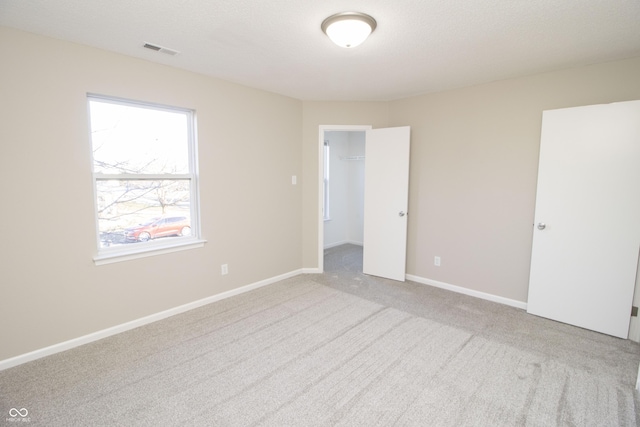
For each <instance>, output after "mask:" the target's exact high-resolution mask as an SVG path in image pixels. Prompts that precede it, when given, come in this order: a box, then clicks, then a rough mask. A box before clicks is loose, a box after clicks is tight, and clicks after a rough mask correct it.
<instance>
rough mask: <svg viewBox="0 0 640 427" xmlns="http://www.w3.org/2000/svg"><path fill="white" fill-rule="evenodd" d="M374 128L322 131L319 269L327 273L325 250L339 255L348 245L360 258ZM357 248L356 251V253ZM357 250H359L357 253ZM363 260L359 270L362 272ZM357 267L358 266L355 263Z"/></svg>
mask: <svg viewBox="0 0 640 427" xmlns="http://www.w3.org/2000/svg"><path fill="white" fill-rule="evenodd" d="M368 129H371V126H356V125H353V126H350V125H338V126H331V125H326V126H325V125H323V126H320V131H319V144H318V148H319V152H318V154H319V156H318V158H319V167H318V170H319V177H318V182H319V191H318V193H319V207H320V209H319V213H318V269H319V271H320V272H324V268H325V259H324V254H325V250H327V251H330V252H331V253H332V255H337V252H336V251H338V250H339V249H338V248H339V247H340V246H342V245H348V246H350V247H351V251H349V252H350V253H351V254H355V255H351V256H357V254H358V252H359V253H360V254H361V253H362V250H361V247H362V244H363V230H364V169H365V139H366V131H367V130H368ZM354 246H355V249H356V250H355V251H354V250H353V249H354ZM358 246H359V247H360V249H359V250H358ZM361 263H362V261H361V260H360V262H359V264H360V269H361ZM356 265H358V263H356Z"/></svg>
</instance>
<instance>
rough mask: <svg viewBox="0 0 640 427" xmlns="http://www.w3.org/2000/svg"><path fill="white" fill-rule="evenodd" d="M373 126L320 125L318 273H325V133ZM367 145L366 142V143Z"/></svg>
mask: <svg viewBox="0 0 640 427" xmlns="http://www.w3.org/2000/svg"><path fill="white" fill-rule="evenodd" d="M372 128H373V126H371V125H320V126H319V127H318V272H319V273H324V217H323V215H322V207H323V205H324V201H323V188H322V182H323V180H324V176H323V170H324V156H323V150H324V133H325V132H327V131H343V132H366V131H367V130H370V129H372ZM365 145H366V142H365Z"/></svg>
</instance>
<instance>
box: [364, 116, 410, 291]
mask: <svg viewBox="0 0 640 427" xmlns="http://www.w3.org/2000/svg"><path fill="white" fill-rule="evenodd" d="M410 133H411V128H410V127H409V126H404V127H397V128H384V129H373V130H367V136H366V138H367V139H366V144H365V182H364V238H363V241H364V250H363V260H362V264H363V265H362V267H363V268H362V270H363V273H365V274H370V275H373V276H379V277H385V278H388V279H393V280H399V281H403V282H404V280H405V270H406V255H407V215H408V199H409V147H410V145H409V140H410Z"/></svg>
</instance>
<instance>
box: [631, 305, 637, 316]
mask: <svg viewBox="0 0 640 427" xmlns="http://www.w3.org/2000/svg"><path fill="white" fill-rule="evenodd" d="M631 317H638V307H636V306H632V307H631Z"/></svg>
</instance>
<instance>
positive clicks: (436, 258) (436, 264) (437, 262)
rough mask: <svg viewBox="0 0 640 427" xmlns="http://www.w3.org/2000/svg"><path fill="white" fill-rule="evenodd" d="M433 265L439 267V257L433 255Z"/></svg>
mask: <svg viewBox="0 0 640 427" xmlns="http://www.w3.org/2000/svg"><path fill="white" fill-rule="evenodd" d="M433 265H435V266H436V267H440V257H439V256H437V257H434V258H433Z"/></svg>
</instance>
